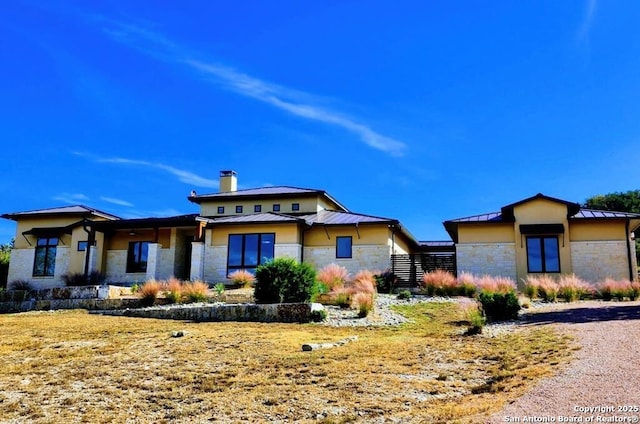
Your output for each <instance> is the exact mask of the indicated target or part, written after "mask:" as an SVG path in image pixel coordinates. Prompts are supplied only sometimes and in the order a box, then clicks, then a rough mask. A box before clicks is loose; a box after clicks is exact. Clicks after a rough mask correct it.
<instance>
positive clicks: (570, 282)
mask: <svg viewBox="0 0 640 424" xmlns="http://www.w3.org/2000/svg"><path fill="white" fill-rule="evenodd" d="M593 292H594V289H593V287H592V286H591V284H589V283H587V282H586V281H584V280H582V279H581V278H579V277H577V276H576V275H575V274H566V275H562V276H561V277H560V280H559V281H558V297H560V298H562V299H564V300H566V301H567V302H575V301H577V300H582V299H586V298H587V297H590V296H592V295H593Z"/></svg>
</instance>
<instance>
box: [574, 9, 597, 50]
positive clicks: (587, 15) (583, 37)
mask: <svg viewBox="0 0 640 424" xmlns="http://www.w3.org/2000/svg"><path fill="white" fill-rule="evenodd" d="M586 6H587V7H586V8H585V11H584V17H583V18H582V23H581V24H580V28H578V39H579V40H580V41H582V42H589V33H590V32H591V27H592V26H593V21H594V19H595V16H596V10H597V8H598V2H597V0H587V1H586Z"/></svg>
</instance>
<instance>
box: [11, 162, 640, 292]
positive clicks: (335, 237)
mask: <svg viewBox="0 0 640 424" xmlns="http://www.w3.org/2000/svg"><path fill="white" fill-rule="evenodd" d="M187 199H188V201H190V202H192V203H194V204H196V205H198V206H199V208H200V212H199V213H194V214H190V215H180V216H172V217H160V218H158V217H152V218H139V219H121V218H119V217H117V216H114V215H112V214H109V213H106V212H103V211H99V210H97V209H92V208H89V207H86V206H66V207H57V208H51V209H41V210H33V211H26V212H16V213H8V214H4V215H2V217H3V218H6V219H11V220H14V221H16V223H17V229H16V241H15V248H14V249H13V250H12V253H11V261H10V266H9V276H8V281H9V282H12V281H16V280H27V281H29V282H30V283H31V284H32V285H33V286H34V287H38V288H49V287H55V286H61V285H63V284H64V283H63V276H64V275H65V274H73V273H82V274H85V275H88V274H90V273H92V272H99V273H101V274H104V275H105V276H106V280H107V281H108V282H111V283H131V282H142V281H145V280H147V279H151V278H155V279H165V278H169V277H171V276H175V277H177V278H180V279H185V280H197V279H200V280H204V281H207V282H210V283H217V282H225V281H226V280H227V276H228V275H229V274H230V273H232V272H233V271H235V270H239V269H245V270H249V271H254V270H255V269H256V267H257V266H258V265H260V264H263V263H265V262H266V261H268V260H270V259H273V258H278V257H291V258H295V259H296V260H298V261H301V262H307V263H309V264H311V265H313V266H314V267H316V269H320V268H322V267H323V266H325V265H327V264H330V263H337V264H340V265H343V266H344V267H346V268H347V269H348V270H349V271H350V272H351V273H356V272H357V271H360V270H363V269H368V270H380V271H383V270H386V269H388V268H391V269H392V271H394V272H395V273H396V275H398V277H399V278H400V281H401V283H403V284H415V283H416V281H419V280H420V278H421V276H422V273H423V272H425V271H428V270H431V269H434V268H441V267H443V266H444V267H447V268H449V269H451V270H452V271H454V272H456V271H457V272H461V271H467V272H471V273H474V274H477V275H484V274H489V275H496V276H506V277H510V278H513V279H514V280H516V281H518V282H519V283H521V282H522V280H523V279H524V278H525V277H526V276H527V275H528V274H537V273H546V274H552V275H559V274H566V273H575V274H577V275H578V276H580V277H582V278H583V279H585V280H588V281H592V282H596V281H600V280H602V279H604V278H606V277H612V278H616V279H630V280H634V279H637V265H636V259H635V239H634V236H633V232H634V231H635V230H637V229H638V228H640V215H638V214H631V213H622V212H607V211H597V210H589V209H584V208H581V207H580V205H579V204H577V203H572V202H568V201H565V200H560V199H556V198H552V197H548V196H545V195H542V194H538V195H536V196H533V197H530V198H527V199H524V200H521V201H519V202H516V203H512V204H510V205H507V206H504V207H502V208H501V210H500V211H499V212H492V213H486V214H482V215H475V216H470V217H466V218H460V219H453V220H450V221H445V222H444V227H445V229H446V230H447V232H448V233H449V235H450V236H451V239H452V240H453V241H440V242H418V241H416V239H415V238H414V237H413V236H412V235H411V233H410V232H409V231H408V230H407V229H406V228H405V227H404V226H403V225H402V224H401V223H400V222H399V221H398V220H397V219H394V218H383V217H377V216H371V215H365V214H360V213H355V212H352V211H350V210H349V209H347V207H346V206H344V205H343V204H342V203H341V202H339V201H338V200H336V199H335V198H333V197H332V196H331V195H329V194H328V193H327V192H325V191H324V190H318V189H308V188H298V187H290V186H275V187H259V188H252V189H244V190H238V177H237V174H236V173H235V172H234V171H221V172H220V190H219V192H217V193H211V194H202V195H199V194H197V193H195V192H192V193H191V195H190V196H188V198H187Z"/></svg>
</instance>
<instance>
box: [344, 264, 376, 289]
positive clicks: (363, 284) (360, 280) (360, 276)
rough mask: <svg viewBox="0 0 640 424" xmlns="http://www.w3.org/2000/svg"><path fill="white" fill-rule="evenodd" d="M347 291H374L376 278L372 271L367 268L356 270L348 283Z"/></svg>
mask: <svg viewBox="0 0 640 424" xmlns="http://www.w3.org/2000/svg"><path fill="white" fill-rule="evenodd" d="M347 291H349V292H351V293H353V294H356V293H369V294H375V293H376V279H375V276H374V274H373V272H371V271H369V270H366V269H365V270H362V271H358V273H357V274H356V276H355V277H353V280H352V281H351V282H350V283H349V285H348V287H347Z"/></svg>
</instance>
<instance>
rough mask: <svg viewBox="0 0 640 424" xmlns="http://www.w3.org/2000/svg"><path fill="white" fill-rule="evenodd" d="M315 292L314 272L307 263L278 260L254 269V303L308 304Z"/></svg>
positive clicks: (293, 260)
mask: <svg viewBox="0 0 640 424" xmlns="http://www.w3.org/2000/svg"><path fill="white" fill-rule="evenodd" d="M315 290H316V272H315V270H314V269H313V268H312V267H311V265H309V264H307V263H299V262H297V261H296V260H295V259H292V258H278V259H274V260H272V261H269V262H267V263H266V264H263V265H260V266H259V267H258V269H256V286H255V293H254V297H255V300H256V303H295V302H308V301H310V300H311V298H312V296H313V295H314V291H315Z"/></svg>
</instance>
